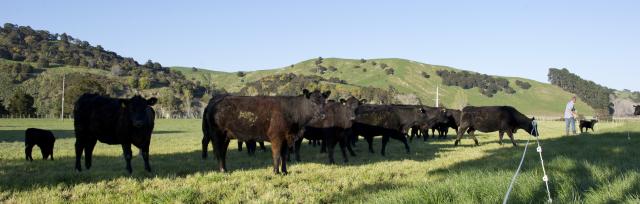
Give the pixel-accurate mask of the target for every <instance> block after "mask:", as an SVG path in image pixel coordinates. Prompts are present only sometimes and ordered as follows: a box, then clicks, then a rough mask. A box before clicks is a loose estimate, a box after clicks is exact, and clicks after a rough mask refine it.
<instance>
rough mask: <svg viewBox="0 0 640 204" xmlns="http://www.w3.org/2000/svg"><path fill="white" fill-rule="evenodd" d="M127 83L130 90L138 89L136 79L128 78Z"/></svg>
mask: <svg viewBox="0 0 640 204" xmlns="http://www.w3.org/2000/svg"><path fill="white" fill-rule="evenodd" d="M127 83H128V84H129V87H131V88H136V87H138V79H137V78H136V77H129V79H128V80H127Z"/></svg>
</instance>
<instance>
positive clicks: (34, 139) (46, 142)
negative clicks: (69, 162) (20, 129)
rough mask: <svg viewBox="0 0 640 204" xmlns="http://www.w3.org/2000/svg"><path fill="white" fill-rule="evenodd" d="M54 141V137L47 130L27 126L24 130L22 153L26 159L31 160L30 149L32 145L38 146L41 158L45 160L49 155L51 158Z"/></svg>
mask: <svg viewBox="0 0 640 204" xmlns="http://www.w3.org/2000/svg"><path fill="white" fill-rule="evenodd" d="M55 142H56V137H55V136H53V133H52V132H51V131H48V130H43V129H37V128H28V129H27V130H26V131H24V146H25V147H24V153H25V155H26V157H27V160H28V161H33V157H31V151H32V150H33V146H38V148H40V152H41V153H42V159H43V160H46V159H47V158H49V157H51V160H53V146H54V144H55Z"/></svg>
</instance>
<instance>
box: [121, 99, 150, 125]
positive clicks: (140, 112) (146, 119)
mask: <svg viewBox="0 0 640 204" xmlns="http://www.w3.org/2000/svg"><path fill="white" fill-rule="evenodd" d="M156 102H158V99H156V98H150V99H145V98H143V97H141V96H139V95H136V96H134V97H131V98H130V99H120V108H122V109H123V111H124V112H125V113H126V116H127V117H128V118H127V119H128V121H127V122H131V125H132V126H133V127H136V128H141V127H145V126H149V125H151V124H152V123H153V109H151V106H153V105H155V104H156Z"/></svg>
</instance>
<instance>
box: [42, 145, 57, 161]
mask: <svg viewBox="0 0 640 204" xmlns="http://www.w3.org/2000/svg"><path fill="white" fill-rule="evenodd" d="M53 145H54V143H51V144H46V145H42V146H40V153H42V159H47V158H49V157H51V159H52V160H53Z"/></svg>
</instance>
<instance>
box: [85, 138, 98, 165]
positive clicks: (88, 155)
mask: <svg viewBox="0 0 640 204" xmlns="http://www.w3.org/2000/svg"><path fill="white" fill-rule="evenodd" d="M96 142H98V140H97V139H94V140H90V141H87V142H86V143H85V147H84V167H85V168H87V169H91V162H92V161H93V148H94V147H96Z"/></svg>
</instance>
